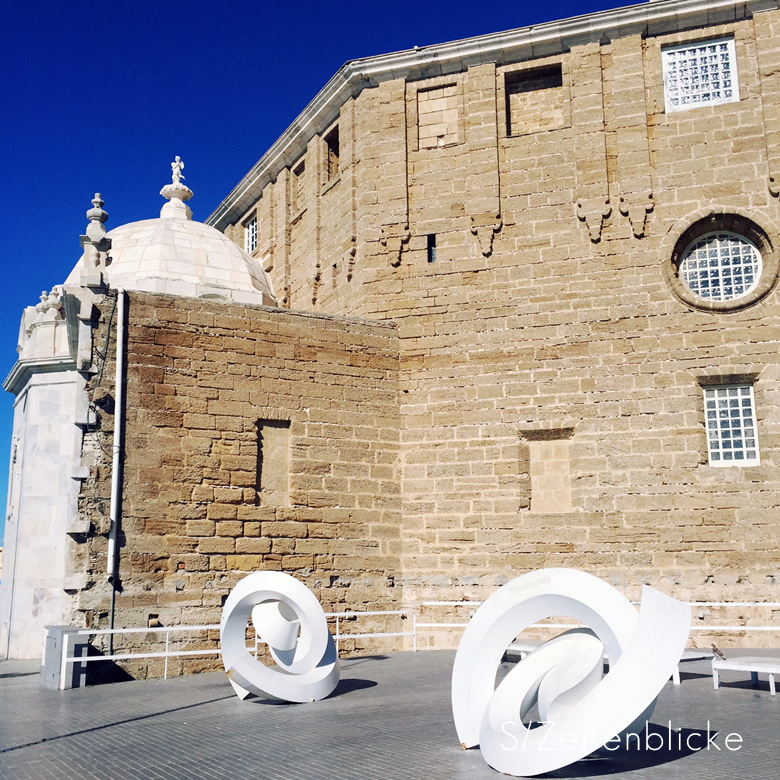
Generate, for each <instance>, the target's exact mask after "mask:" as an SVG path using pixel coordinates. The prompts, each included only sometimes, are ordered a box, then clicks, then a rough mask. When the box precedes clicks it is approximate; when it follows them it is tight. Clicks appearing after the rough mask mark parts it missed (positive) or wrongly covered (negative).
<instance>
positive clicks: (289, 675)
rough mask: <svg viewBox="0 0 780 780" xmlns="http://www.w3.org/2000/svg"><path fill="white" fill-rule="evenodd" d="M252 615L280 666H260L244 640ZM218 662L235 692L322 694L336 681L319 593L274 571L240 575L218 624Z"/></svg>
mask: <svg viewBox="0 0 780 780" xmlns="http://www.w3.org/2000/svg"><path fill="white" fill-rule="evenodd" d="M250 616H251V618H252V623H253V624H254V627H255V631H256V633H257V636H258V638H260V639H261V640H262V641H263V642H266V643H267V644H268V649H269V650H270V652H271V655H272V656H273V658H274V660H275V661H276V663H277V664H278V668H272V667H267V666H264V665H263V664H262V663H260V662H259V661H258V660H257V659H256V658H254V657H253V656H252V655H251V653H250V652H249V650H248V649H247V646H246V627H247V623H248V621H249V618H250ZM220 639H221V643H222V662H223V663H224V665H225V670H226V671H227V675H228V678H229V679H230V682H231V684H232V686H233V690H235V692H236V693H237V694H238V696H239V698H241V699H245V698H246V697H247V696H248V695H249V694H250V693H254V694H255V695H257V696H264V697H268V698H273V699H281V700H283V701H289V702H305V701H316V700H318V699H324V698H325V697H326V696H328V695H329V694H330V693H332V692H333V690H334V688H335V687H336V685H338V682H339V661H338V654H337V652H336V645H335V643H334V641H333V637H332V635H331V633H330V630H329V629H328V624H327V621H326V619H325V613H324V612H323V610H322V606H321V605H320V603H319V601H318V600H317V597H316V596H315V595H314V594H313V593H312V592H311V591H310V590H309V589H308V588H307V587H306V586H305V585H304V584H303V583H302V582H299V581H298V580H296V579H295V578H294V577H291V576H290V575H289V574H283V573H282V572H276V571H262V572H255V573H254V574H249V575H248V576H246V577H244V579H242V580H241V581H240V582H239V583H238V584H237V585H236V587H235V588H233V590H232V591H231V593H230V596H228V599H227V601H226V602H225V606H224V608H223V610H222V622H221V624H220Z"/></svg>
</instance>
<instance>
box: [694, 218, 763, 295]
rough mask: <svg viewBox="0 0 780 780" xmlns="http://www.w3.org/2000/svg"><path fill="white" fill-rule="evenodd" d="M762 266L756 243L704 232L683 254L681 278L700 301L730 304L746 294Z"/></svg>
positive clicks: (732, 234) (742, 238) (742, 237)
mask: <svg viewBox="0 0 780 780" xmlns="http://www.w3.org/2000/svg"><path fill="white" fill-rule="evenodd" d="M762 268H763V263H762V260H761V252H759V251H758V249H757V248H756V246H755V244H753V243H752V242H751V241H748V239H746V238H745V237H744V236H740V235H737V234H736V233H726V232H718V233H706V234H705V235H703V236H701V237H700V238H697V239H696V240H695V241H694V242H693V243H692V244H691V245H690V246H689V247H688V248H687V249H686V250H685V252H684V253H683V256H682V260H681V261H680V278H681V279H682V280H683V282H685V284H686V285H687V286H688V289H689V290H690V291H691V292H692V293H694V294H695V295H698V296H699V297H700V298H707V299H709V300H713V301H733V300H734V299H736V298H742V297H744V296H745V295H749V294H750V293H751V292H753V290H755V289H756V287H757V286H758V283H759V281H760V279H761V271H762Z"/></svg>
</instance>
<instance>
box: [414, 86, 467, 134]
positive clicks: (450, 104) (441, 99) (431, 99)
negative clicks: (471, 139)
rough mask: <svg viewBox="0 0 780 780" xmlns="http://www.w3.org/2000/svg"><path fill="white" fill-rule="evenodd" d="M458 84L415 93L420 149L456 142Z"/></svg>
mask: <svg viewBox="0 0 780 780" xmlns="http://www.w3.org/2000/svg"><path fill="white" fill-rule="evenodd" d="M458 100H459V98H458V86H457V84H448V85H447V86H446V87H434V88H433V89H421V90H420V91H419V92H418V93H417V124H418V142H419V148H420V149H434V148H436V147H437V146H449V145H450V144H456V143H458Z"/></svg>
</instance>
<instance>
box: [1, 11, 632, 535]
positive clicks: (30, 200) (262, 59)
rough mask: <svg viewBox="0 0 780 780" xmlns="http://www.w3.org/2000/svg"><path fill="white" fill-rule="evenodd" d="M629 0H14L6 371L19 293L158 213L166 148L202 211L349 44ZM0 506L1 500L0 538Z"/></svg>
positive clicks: (403, 44)
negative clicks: (95, 212) (93, 220)
mask: <svg viewBox="0 0 780 780" xmlns="http://www.w3.org/2000/svg"><path fill="white" fill-rule="evenodd" d="M628 4H629V3H620V2H609V0H583V2H579V3H574V2H560V3H557V4H552V3H539V2H506V0H500V1H499V0H481V2H458V1H457V0H449V1H448V2H446V3H445V2H407V1H401V0H385V1H384V2H368V3H365V2H364V3H348V2H338V1H336V2H334V1H333V0H331V2H329V3H323V2H309V0H299V2H297V3H294V4H288V3H283V2H273V3H271V2H265V1H264V0H260V2H257V1H256V2H252V3H243V2H234V3H221V4H217V3H205V2H198V0H192V1H191V2H188V3H183V2H168V3H162V2H157V3H148V2H144V0H138V2H122V0H117V1H116V2H107V3H97V4H95V3H62V2H54V0H44V2H42V3H29V2H27V3H10V4H9V5H8V7H7V8H6V9H5V10H4V12H3V30H2V31H1V32H0V73H2V76H0V105H2V107H3V113H4V116H3V120H2V122H0V148H2V150H3V152H2V167H1V168H0V176H2V186H0V214H1V215H2V223H1V224H2V230H0V263H1V264H2V265H1V266H0V267H2V272H3V283H2V284H0V374H2V377H3V378H4V377H5V376H7V374H8V372H9V371H10V370H11V368H12V366H13V364H14V360H15V357H16V339H17V335H18V332H19V321H20V317H21V313H22V309H23V308H24V307H25V306H29V305H31V304H34V303H36V302H37V301H38V297H39V295H40V293H41V290H44V289H46V290H49V289H51V287H52V286H53V285H55V284H59V283H61V282H63V281H64V279H65V277H66V276H67V275H68V273H69V272H70V270H71V268H72V267H73V265H74V264H75V263H76V261H77V260H78V258H79V256H80V254H81V250H80V245H79V235H80V234H81V233H83V232H84V229H85V227H86V224H87V220H86V217H85V212H86V210H87V209H88V208H90V201H91V199H92V197H93V195H94V193H95V192H100V193H101V194H102V195H103V198H104V199H105V201H106V205H105V208H106V210H107V211H108V212H109V214H110V219H109V222H108V227H109V228H111V227H116V226H118V225H121V224H124V223H125V222H132V221H135V220H139V219H149V218H151V217H155V216H157V215H158V213H159V209H160V206H161V205H162V203H163V201H162V199H161V198H160V196H159V194H158V193H159V191H160V188H161V187H162V186H163V184H165V183H166V182H167V181H170V162H171V160H172V159H173V157H174V155H177V154H178V155H180V156H181V157H182V159H183V160H184V161H185V163H186V165H187V168H186V177H187V184H188V185H189V186H190V187H191V188H192V189H193V190H194V192H195V198H194V199H193V200H192V201H191V202H190V205H191V206H192V208H193V210H194V212H195V219H199V220H204V219H206V218H207V217H208V215H209V214H210V213H211V212H212V211H213V210H214V209H215V208H216V207H217V205H218V204H219V202H220V201H221V200H222V198H224V197H225V196H226V195H227V194H228V193H229V192H230V190H231V189H232V188H233V187H234V186H235V184H236V183H237V182H238V181H239V180H240V179H241V177H242V176H243V175H244V174H245V173H246V172H247V171H248V170H249V169H250V168H251V167H252V165H254V163H255V162H257V160H258V159H260V157H261V156H262V155H263V153H264V152H265V151H266V150H267V149H268V147H269V146H270V145H271V144H272V143H273V142H274V141H275V140H276V139H277V138H278V137H279V136H280V135H281V134H282V133H283V132H284V130H285V129H286V128H287V127H288V125H289V124H290V123H291V122H292V121H293V120H294V119H295V117H296V116H297V115H298V114H299V113H300V112H301V111H302V110H303V109H304V108H305V106H306V105H307V103H308V102H309V101H310V100H311V99H312V98H313V97H314V95H316V93H317V92H318V91H319V90H320V89H321V88H322V87H323V86H324V85H325V83H326V82H327V81H328V79H330V77H331V76H332V75H333V74H334V73H335V72H336V71H337V70H338V69H339V68H340V67H341V65H343V64H344V63H345V62H346V61H347V60H351V59H355V58H358V57H366V56H371V55H375V54H384V53H386V52H390V51H398V50H401V49H408V48H411V47H413V46H415V45H417V46H425V45H429V44H434V43H442V42H444V41H450V40H457V39H459V38H468V37H471V36H474V35H481V34H484V33H491V32H497V31H500V30H508V29H512V28H515V27H525V26H527V25H531V24H537V23H540V22H545V21H550V20H553V19H564V18H567V17H570V16H575V15H579V14H584V13H590V12H592V11H600V10H605V9H608V8H617V7H619V6H621V5H628ZM12 418H13V397H12V396H11V395H10V394H8V393H5V392H2V393H0V501H3V502H4V501H5V495H6V490H7V472H8V456H9V449H10V441H11V426H12ZM4 515H5V513H4V512H3V513H2V514H0V544H2V536H3V524H4Z"/></svg>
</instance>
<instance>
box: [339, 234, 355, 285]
mask: <svg viewBox="0 0 780 780" xmlns="http://www.w3.org/2000/svg"><path fill="white" fill-rule="evenodd" d="M356 257H357V244H356V242H355V236H350V237H349V239H348V240H347V241H345V242H344V251H343V252H342V253H341V263H342V265H343V266H344V268H346V269H347V281H348V282H351V281H352V274H353V272H354V270H355V258H356Z"/></svg>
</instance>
